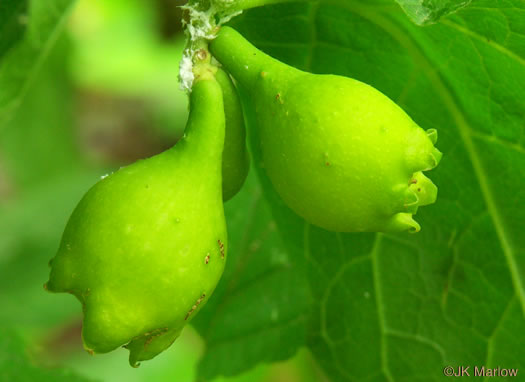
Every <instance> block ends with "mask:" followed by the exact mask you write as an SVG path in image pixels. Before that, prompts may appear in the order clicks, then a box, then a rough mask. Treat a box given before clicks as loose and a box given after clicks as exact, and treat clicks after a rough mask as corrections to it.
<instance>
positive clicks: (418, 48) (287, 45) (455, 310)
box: [234, 0, 525, 382]
mask: <svg viewBox="0 0 525 382" xmlns="http://www.w3.org/2000/svg"><path fill="white" fill-rule="evenodd" d="M475 4H476V6H475V7H474V6H473V7H470V8H464V9H463V10H461V11H458V12H457V13H456V14H454V15H450V16H448V17H447V18H446V19H442V20H441V21H440V22H438V23H436V24H434V25H430V26H427V27H425V28H420V27H417V26H416V25H414V24H413V23H412V22H411V21H410V20H409V19H408V18H407V17H406V15H405V14H404V13H403V12H402V11H401V10H399V9H398V10H397V11H396V10H393V9H392V7H391V6H390V5H389V4H388V3H387V2H382V1H379V2H368V1H344V2H341V1H335V0H334V1H331V0H325V1H322V2H318V3H314V4H290V5H281V6H274V7H267V8H261V9H254V10H252V11H249V12H246V13H245V14H244V15H243V16H242V17H240V18H239V19H237V20H236V21H234V26H236V27H237V28H238V29H239V30H240V31H241V32H242V33H243V34H244V35H245V36H246V37H247V38H249V39H250V40H251V41H252V42H253V43H254V44H256V45H257V46H258V47H260V48H261V49H262V50H264V51H266V52H267V53H269V54H270V55H273V56H274V57H276V58H279V59H281V60H282V61H284V62H287V63H289V64H291V65H294V66H297V67H299V68H302V69H305V70H308V71H312V72H314V73H333V74H339V75H345V76H349V77H353V78H357V79H359V80H361V81H363V82H366V83H369V84H371V85H373V86H374V87H376V88H378V89H380V90H381V91H382V92H384V93H385V94H387V95H388V96H389V97H390V98H392V99H393V100H395V101H396V102H397V103H398V104H400V105H401V106H402V107H403V108H404V109H405V110H406V111H407V112H408V113H409V115H411V116H412V118H413V119H414V120H415V121H416V122H417V123H418V124H419V125H420V126H422V127H423V128H425V129H428V128H436V129H437V130H438V132H439V135H440V138H439V141H438V147H439V149H440V150H441V151H443V153H444V158H443V160H442V162H441V164H440V166H438V168H437V169H435V170H433V171H432V172H431V173H430V176H431V177H432V179H433V180H434V182H435V183H436V184H437V185H438V187H439V196H438V201H437V203H436V204H435V205H431V206H427V207H425V208H423V209H421V211H420V212H419V213H418V215H417V220H418V221H419V222H420V224H421V226H422V231H421V232H420V233H418V234H416V235H408V234H407V235H392V234H336V233H331V232H327V231H323V230H321V229H318V228H316V227H313V226H310V225H308V224H306V223H305V222H304V221H302V220H301V219H299V218H298V217H296V216H294V215H293V213H292V212H291V211H289V210H287V209H286V207H284V206H283V203H282V202H281V201H280V200H279V199H278V197H277V195H276V194H275V191H273V189H272V187H271V185H270V183H269V181H268V179H267V178H266V176H265V174H264V169H261V168H259V169H258V170H259V171H258V173H259V178H260V179H261V184H262V186H263V190H264V195H265V197H266V199H267V200H268V201H269V204H270V206H271V209H272V214H273V216H274V218H275V221H276V225H277V227H278V230H279V231H280V233H281V237H282V238H283V239H284V240H285V243H286V248H288V251H289V254H290V253H293V255H290V256H291V258H292V259H294V260H296V259H297V257H296V255H298V254H299V253H304V255H305V257H306V260H307V261H308V264H309V266H308V278H309V284H310V288H311V291H312V294H313V301H314V302H315V305H314V306H313V310H312V311H313V314H312V316H311V317H310V319H311V320H310V323H309V333H308V340H307V345H308V346H309V348H310V349H311V350H312V352H313V353H314V355H315V357H316V358H317V360H318V361H319V363H320V364H321V365H322V366H323V368H324V369H325V371H326V372H327V374H328V375H329V376H330V377H331V379H332V380H333V381H363V380H369V381H407V382H417V381H433V380H440V379H441V378H442V377H441V376H442V370H443V368H444V367H445V366H447V365H451V366H455V367H457V366H458V365H478V366H480V367H481V366H486V367H498V366H500V367H507V368H518V369H523V368H524V367H525V359H524V358H523V357H522V355H523V354H525V340H524V338H523V336H522V335H521V334H520V333H523V332H524V331H525V320H524V312H525V285H524V283H525V235H523V223H524V222H525V209H523V205H524V202H525V192H524V190H525V134H524V128H525V126H524V125H523V120H524V119H525V99H524V98H523V97H522V96H521V95H522V94H524V92H525V18H524V17H523V15H525V2H524V1H521V0H520V1H502V2H497V3H496V2H492V1H484V0H478V1H477V2H476V3H475ZM250 134H251V135H252V151H253V152H254V156H255V158H254V163H256V164H258V163H259V161H260V156H259V155H258V149H257V139H256V137H254V135H255V134H256V130H255V129H254V128H253V126H252V127H251V128H250ZM297 261H300V260H297ZM285 288H287V286H283V287H282V288H281V291H282V293H285ZM250 317H251V316H250ZM238 319H239V320H240V319H242V318H241V317H239V318H238ZM273 346H274V351H277V350H278V348H279V344H278V343H277V342H274V344H273ZM509 349H512V351H509ZM269 351H270V350H269Z"/></svg>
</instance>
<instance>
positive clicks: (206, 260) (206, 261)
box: [204, 253, 210, 264]
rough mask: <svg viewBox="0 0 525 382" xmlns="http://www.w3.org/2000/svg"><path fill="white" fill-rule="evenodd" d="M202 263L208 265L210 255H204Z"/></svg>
mask: <svg viewBox="0 0 525 382" xmlns="http://www.w3.org/2000/svg"><path fill="white" fill-rule="evenodd" d="M204 262H205V263H206V264H208V263H209V262H210V254H209V253H208V255H206V258H205V259H204Z"/></svg>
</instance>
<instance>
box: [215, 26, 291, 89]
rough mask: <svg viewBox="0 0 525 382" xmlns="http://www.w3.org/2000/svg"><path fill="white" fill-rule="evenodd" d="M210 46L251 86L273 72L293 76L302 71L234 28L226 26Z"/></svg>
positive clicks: (230, 70) (241, 81)
mask: <svg viewBox="0 0 525 382" xmlns="http://www.w3.org/2000/svg"><path fill="white" fill-rule="evenodd" d="M209 48H210V51H211V52H212V54H213V56H214V57H215V58H216V59H217V60H219V62H220V63H221V64H222V65H224V67H225V68H226V70H227V71H228V72H230V73H231V75H232V76H233V77H234V78H235V79H236V80H237V81H239V82H240V83H241V85H242V86H244V87H245V88H247V89H250V88H253V87H254V86H256V84H257V82H258V81H259V80H260V79H261V77H265V75H266V74H267V73H269V72H271V73H272V77H273V78H276V77H279V76H283V77H286V78H290V76H292V75H294V74H295V73H301V72H300V71H299V70H296V69H292V68H291V67H289V66H287V65H284V64H283V63H281V62H279V61H278V60H276V59H274V58H272V57H270V56H268V55H267V54H265V53H263V52H261V51H260V50H259V49H257V48H256V47H255V46H253V45H252V44H250V42H248V40H246V39H245V38H244V37H243V36H242V35H241V34H240V33H238V32H237V31H235V30H234V29H233V28H230V27H222V28H221V29H220V30H219V33H218V34H217V37H216V38H215V39H214V40H212V41H210V46H209Z"/></svg>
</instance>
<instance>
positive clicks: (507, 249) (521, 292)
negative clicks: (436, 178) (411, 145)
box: [331, 1, 525, 315]
mask: <svg viewBox="0 0 525 382" xmlns="http://www.w3.org/2000/svg"><path fill="white" fill-rule="evenodd" d="M331 4H333V5H336V6H340V7H341V6H343V7H344V8H346V9H348V10H349V11H350V12H354V13H356V14H358V15H359V16H361V17H363V18H365V19H367V20H368V21H370V22H371V23H373V24H375V25H376V26H377V27H379V28H381V29H383V30H384V31H385V32H387V33H388V34H390V36H392V37H393V38H394V39H395V40H396V41H398V42H399V44H401V45H402V46H403V47H404V48H405V49H406V50H407V52H408V53H409V54H410V55H411V56H412V58H413V60H414V62H415V63H417V64H418V65H419V66H420V67H421V69H422V70H423V72H424V73H425V74H426V76H427V77H428V79H429V80H430V82H431V83H432V85H433V86H434V88H435V89H436V92H437V94H438V95H439V97H440V98H441V99H442V101H443V103H444V105H445V106H446V107H447V108H448V110H449V112H450V115H451V116H452V118H453V119H454V121H455V122H456V125H457V127H458V131H459V134H460V137H461V139H462V141H463V144H464V146H465V149H466V151H467V154H468V156H469V159H470V161H471V163H472V167H473V169H474V173H475V175H476V178H477V179H478V183H479V186H480V189H481V194H482V196H483V200H484V201H485V204H486V206H487V210H488V212H489V215H490V217H491V219H492V222H493V224H494V227H495V230H496V234H497V236H498V239H499V242H500V245H501V248H502V250H503V254H504V256H505V259H506V261H507V265H508V267H509V271H510V274H511V278H512V283H513V285H514V288H515V290H516V293H517V295H518V297H519V299H520V305H521V308H522V312H523V314H524V315H525V285H524V284H523V281H522V280H521V277H520V274H519V272H518V265H517V262H516V254H515V253H514V250H513V248H512V246H511V244H510V240H509V238H508V237H507V235H506V232H505V228H504V223H503V219H502V218H501V216H500V214H499V212H498V208H497V205H496V203H495V201H494V197H493V193H492V189H491V188H490V185H489V183H488V180H487V177H486V175H485V172H484V170H483V165H482V164H481V160H480V158H479V154H478V152H477V150H476V147H475V145H474V143H473V141H472V136H471V131H473V130H472V128H471V127H470V125H469V123H468V122H467V120H466V118H465V116H464V115H463V113H462V111H461V109H460V108H459V106H458V105H457V103H456V101H455V99H454V97H453V96H452V94H451V93H450V90H449V89H448V88H447V86H446V85H445V82H444V80H443V79H442V78H441V77H440V75H439V73H438V72H437V71H435V69H434V66H433V65H432V64H431V63H430V62H429V60H428V59H427V57H426V56H425V55H424V54H423V52H422V50H421V49H420V47H419V46H418V45H417V44H416V42H415V41H413V40H412V39H411V38H410V37H409V36H408V35H407V34H406V33H404V31H403V29H401V28H400V27H399V26H398V25H396V24H395V23H393V22H392V21H391V20H390V19H387V18H385V17H383V16H382V15H380V14H378V13H377V12H370V11H369V9H367V7H365V6H362V5H361V4H358V3H355V2H353V1H350V2H347V3H345V4H340V3H337V2H331Z"/></svg>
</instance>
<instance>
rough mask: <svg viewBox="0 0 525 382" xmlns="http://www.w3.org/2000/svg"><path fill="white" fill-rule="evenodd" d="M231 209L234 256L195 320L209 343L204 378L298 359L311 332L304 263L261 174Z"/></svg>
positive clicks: (249, 182) (228, 207) (200, 371)
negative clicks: (272, 207) (278, 219)
mask: <svg viewBox="0 0 525 382" xmlns="http://www.w3.org/2000/svg"><path fill="white" fill-rule="evenodd" d="M225 208H226V211H225V212H226V218H227V222H228V232H229V235H230V237H229V244H228V245H229V248H228V261H227V262H226V268H225V271H224V275H223V276H222V278H221V281H220V283H219V285H218V286H217V289H216V291H215V292H214V294H213V295H212V297H211V299H210V301H209V302H208V303H207V305H206V307H205V309H203V310H202V311H201V312H200V313H199V315H198V316H197V317H196V318H195V319H194V321H193V323H194V324H195V325H196V327H197V329H198V331H199V333H200V334H201V335H202V336H203V338H204V339H205V341H206V352H205V354H204V356H203V358H202V360H201V361H200V363H199V369H198V374H199V377H200V378H201V379H202V380H209V379H211V378H213V377H216V376H218V375H225V376H230V375H235V374H238V373H240V372H243V371H245V370H248V369H250V368H252V367H253V366H254V365H256V364H258V363H260V362H275V361H281V360H285V359H287V358H290V357H291V356H292V355H294V354H295V352H296V351H297V349H298V347H299V346H301V345H302V344H304V342H305V335H306V317H307V309H308V306H309V295H308V285H307V283H306V278H305V277H304V272H303V270H302V269H301V266H302V262H301V259H300V258H299V259H293V258H291V256H290V255H289V253H287V252H286V250H285V249H284V248H283V245H282V242H281V238H280V237H279V233H278V232H277V230H276V226H275V222H274V219H273V217H272V216H271V215H270V213H269V210H268V206H267V203H266V201H265V200H264V198H263V197H262V195H261V191H260V187H259V186H258V184H257V182H256V180H255V176H254V174H251V175H250V176H249V177H248V180H247V184H245V186H244V189H243V190H242V191H241V192H240V193H239V194H238V195H237V196H236V197H235V198H233V199H232V200H231V201H229V202H228V203H227V204H226V206H225ZM277 345H278V346H277Z"/></svg>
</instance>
